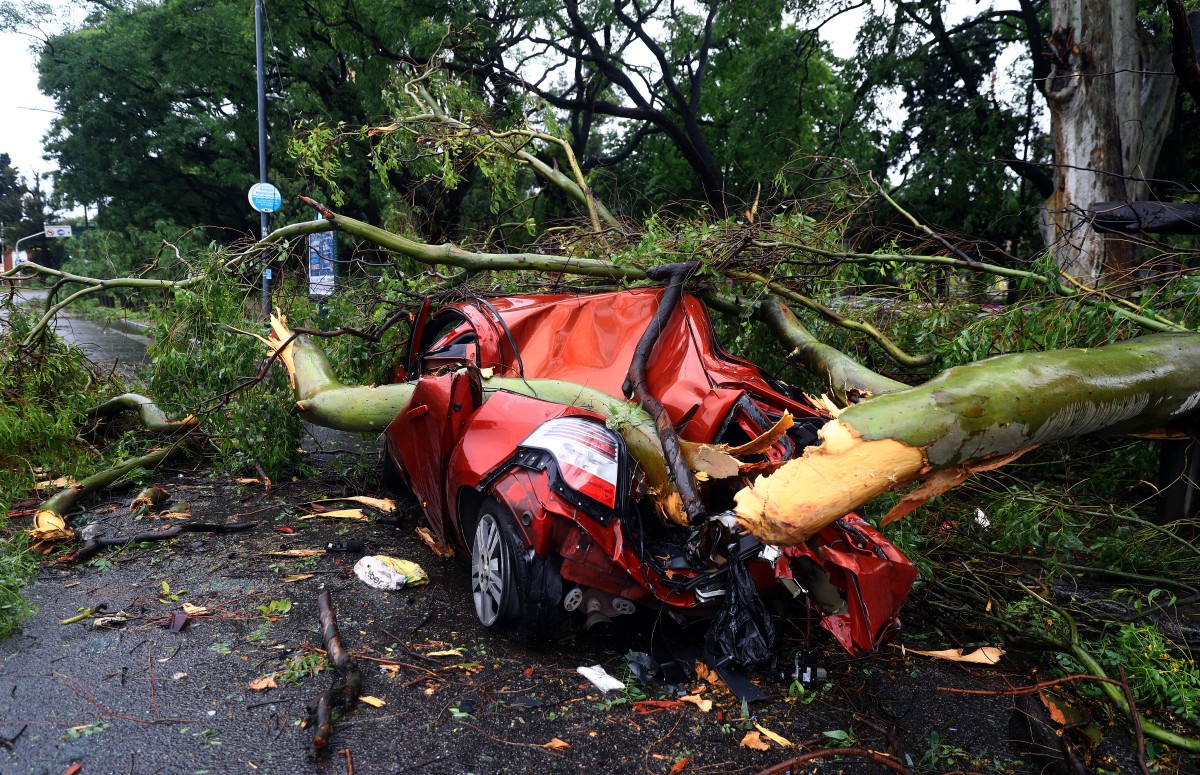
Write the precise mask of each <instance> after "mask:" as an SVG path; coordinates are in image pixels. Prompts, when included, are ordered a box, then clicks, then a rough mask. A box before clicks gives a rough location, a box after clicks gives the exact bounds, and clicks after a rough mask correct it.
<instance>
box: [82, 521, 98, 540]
mask: <svg viewBox="0 0 1200 775" xmlns="http://www.w3.org/2000/svg"><path fill="white" fill-rule="evenodd" d="M103 534H104V525H101V524H100V523H99V522H91V523H89V524H87V525H84V526H83V529H82V530H80V531H79V537H80V538H81V539H83V540H84V541H90V540H92V539H93V538H99V537H100V536H101V535H103Z"/></svg>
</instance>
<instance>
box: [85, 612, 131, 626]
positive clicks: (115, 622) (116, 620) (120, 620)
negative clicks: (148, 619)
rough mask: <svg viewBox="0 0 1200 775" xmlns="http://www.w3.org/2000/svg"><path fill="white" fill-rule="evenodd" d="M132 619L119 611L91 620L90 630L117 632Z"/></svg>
mask: <svg viewBox="0 0 1200 775" xmlns="http://www.w3.org/2000/svg"><path fill="white" fill-rule="evenodd" d="M132 618H133V617H132V616H130V615H129V614H127V613H125V612H124V611H119V612H117V613H115V614H112V615H110V616H97V617H96V618H95V619H92V629H94V630H117V629H120V628H121V627H124V626H125V624H126V623H127V622H128V621H129V620H130V619H132Z"/></svg>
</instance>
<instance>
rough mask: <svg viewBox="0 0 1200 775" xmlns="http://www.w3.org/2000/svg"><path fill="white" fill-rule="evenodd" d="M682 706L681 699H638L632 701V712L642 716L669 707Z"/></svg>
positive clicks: (659, 711) (668, 708)
mask: <svg viewBox="0 0 1200 775" xmlns="http://www.w3.org/2000/svg"><path fill="white" fill-rule="evenodd" d="M682 707H683V701H682V700H638V701H637V702H635V703H633V710H634V712H635V713H638V714H640V715H643V716H649V715H650V714H652V713H661V712H662V711H664V710H670V709H671V708H682Z"/></svg>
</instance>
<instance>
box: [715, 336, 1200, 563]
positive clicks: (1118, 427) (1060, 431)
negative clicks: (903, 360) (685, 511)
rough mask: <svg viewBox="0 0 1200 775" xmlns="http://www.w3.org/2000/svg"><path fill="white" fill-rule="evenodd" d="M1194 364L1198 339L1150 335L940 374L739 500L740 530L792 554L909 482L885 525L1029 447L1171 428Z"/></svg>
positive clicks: (837, 424) (846, 417)
mask: <svg viewBox="0 0 1200 775" xmlns="http://www.w3.org/2000/svg"><path fill="white" fill-rule="evenodd" d="M1197 363H1200V334H1153V335H1150V336H1146V337H1142V338H1139V339H1131V340H1128V341H1125V342H1121V343H1119V344H1114V345H1109V346H1107V347H1100V348H1095V349H1091V350H1083V349H1077V350H1058V351H1051V352H1041V353H1018V354H1013V355H1000V356H996V357H994V358H989V359H987V360H983V361H978V362H976V363H970V364H967V365H965V366H959V367H956V368H953V369H949V370H947V371H945V372H943V373H942V374H940V375H938V376H937V377H935V378H933V379H932V380H930V381H929V382H926V383H925V384H923V385H920V386H918V387H914V388H910V389H908V390H903V391H898V392H893V393H887V394H885V395H880V396H876V397H874V398H870V399H868V400H865V401H863V402H862V403H860V404H856V405H854V406H851V407H849V408H847V409H845V410H843V411H842V412H841V413H840V414H839V415H838V416H837V418H836V419H834V420H832V421H831V422H829V423H827V424H826V425H825V427H824V428H822V430H821V437H822V439H823V440H824V443H823V444H821V445H820V446H816V447H810V448H809V449H808V450H807V451H806V452H805V454H804V456H803V457H801V458H797V459H796V460H793V461H791V462H789V463H788V464H787V465H785V466H783V467H782V468H781V469H780V470H779V471H776V472H775V473H773V474H771V475H769V476H762V477H759V478H758V479H757V480H755V481H754V483H753V484H751V485H750V486H748V487H746V488H745V489H743V490H742V491H741V492H739V493H738V494H737V497H736V501H737V506H736V512H737V516H738V519H739V521H740V522H741V524H742V525H744V526H745V527H746V528H747V529H748V530H750V532H752V533H754V534H755V535H756V536H757V537H759V538H760V539H762V540H763V541H766V542H769V543H778V544H795V543H799V542H802V541H804V540H806V539H807V538H809V537H810V536H812V535H814V534H815V533H817V531H819V530H820V529H821V528H822V527H824V526H825V525H828V524H830V523H832V522H834V521H835V520H837V519H838V518H839V517H841V516H842V515H844V514H845V513H847V512H848V511H851V510H853V509H855V508H857V507H858V506H860V505H862V504H863V503H865V502H866V501H868V500H869V499H871V498H873V497H875V496H876V495H879V494H881V493H884V492H887V491H889V490H894V489H897V488H899V487H902V486H904V485H906V484H909V483H911V482H914V481H917V480H924V484H923V485H922V486H921V487H919V488H918V489H917V490H915V491H914V492H912V493H911V494H910V495H909V496H908V497H906V498H905V500H903V501H902V502H901V503H900V504H899V505H898V506H897V507H896V508H895V509H893V511H892V512H891V513H890V514H889V515H888V517H887V518H886V519H885V523H886V522H888V521H891V520H892V519H896V518H898V517H900V516H903V515H905V514H907V513H909V512H911V511H912V510H913V509H914V508H916V507H917V506H919V505H920V504H921V503H923V502H924V501H925V500H927V499H929V498H931V497H933V496H935V495H938V494H940V493H942V492H945V491H946V490H948V489H950V488H951V487H954V486H955V485H958V484H961V483H962V482H963V481H965V480H966V479H967V478H968V477H969V476H971V474H972V473H974V472H976V471H981V470H987V469H989V468H995V467H997V466H1000V465H1003V464H1004V463H1006V462H1009V461H1010V460H1012V459H1014V458H1015V457H1016V456H1018V455H1020V454H1022V453H1024V452H1026V451H1028V450H1030V449H1033V448H1034V447H1036V446H1038V445H1039V444H1044V443H1047V442H1051V441H1058V440H1061V439H1067V438H1073V437H1077V436H1084V435H1087V434H1090V433H1132V432H1141V431H1147V430H1151V429H1155V428H1160V427H1163V426H1166V425H1177V424H1181V423H1183V422H1184V421H1186V420H1188V419H1189V418H1191V417H1195V416H1196V414H1197V409H1198V408H1200V369H1197V368H1196V365H1195V364H1197Z"/></svg>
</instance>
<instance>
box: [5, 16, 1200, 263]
mask: <svg viewBox="0 0 1200 775" xmlns="http://www.w3.org/2000/svg"><path fill="white" fill-rule="evenodd" d="M862 5H864V4H861V3H851V2H848V0H845V1H843V0H809V1H808V2H799V1H798V0H739V1H738V2H700V1H698V2H692V3H675V2H666V0H638V1H637V2H633V1H629V0H616V1H614V0H570V1H569V2H540V0H500V1H499V2H475V1H473V0H469V1H468V2H431V1H430V0H418V1H416V2H408V1H406V2H389V3H383V2H358V3H347V2H344V1H343V0H278V1H272V2H268V3H267V4H266V13H267V21H268V25H267V44H268V53H267V62H268V72H267V81H268V90H269V92H270V96H269V107H268V112H269V114H270V116H269V117H270V124H271V130H270V137H271V147H270V156H271V160H272V162H271V165H272V169H273V179H274V180H275V181H276V182H277V184H279V185H280V187H281V188H282V189H283V190H284V193H285V199H286V200H289V201H290V200H291V199H292V197H293V196H294V195H295V194H299V193H317V194H323V193H325V190H327V189H328V188H329V187H330V186H331V185H332V186H333V187H335V188H336V189H337V190H338V191H339V192H340V193H341V196H342V197H344V202H345V204H344V205H343V209H344V210H345V211H346V212H347V213H349V214H353V215H355V216H357V217H361V218H362V219H364V220H366V221H368V222H373V223H390V224H391V225H393V226H396V227H399V228H401V229H402V230H407V231H410V232H413V233H416V234H418V235H420V236H423V237H424V238H426V239H429V240H433V241H440V240H442V239H463V238H465V237H466V236H467V235H471V234H487V233H489V232H491V233H492V234H493V235H495V234H503V235H504V237H505V239H506V240H512V239H519V238H520V237H519V234H518V233H517V232H516V231H515V230H514V229H512V228H507V229H506V228H504V224H513V223H528V221H529V219H531V218H532V219H534V220H535V221H536V222H538V223H540V224H544V223H547V222H551V221H553V220H554V219H556V218H560V217H563V216H564V215H575V214H577V212H578V211H577V210H574V209H572V207H571V206H570V205H569V204H568V203H567V202H566V201H565V200H564V199H563V197H562V196H561V194H559V193H558V192H557V191H556V190H554V189H552V188H548V189H545V190H544V191H542V190H540V189H538V183H537V182H536V181H535V179H534V178H533V177H532V175H530V174H529V173H528V172H525V173H523V174H524V177H516V178H513V177H509V178H507V179H505V178H504V177H503V176H501V175H496V174H489V173H490V172H493V171H490V170H488V169H487V168H486V165H482V164H480V161H481V159H482V157H479V156H473V155H471V154H469V153H462V152H461V151H459V152H456V153H457V156H456V157H455V158H446V154H445V153H440V151H439V149H434V148H432V147H430V146H428V145H427V146H426V147H425V148H420V147H418V144H415V143H413V142H405V143H400V142H399V140H401V139H405V140H407V141H413V140H420V138H419V137H408V138H398V137H396V136H395V135H394V134H377V133H371V132H364V131H361V130H362V129H363V128H364V127H379V126H387V125H390V124H391V123H392V122H393V121H394V120H395V119H397V118H401V117H404V116H405V115H410V116H411V114H412V113H413V109H412V105H411V104H410V103H409V101H408V100H407V99H406V98H405V95H404V94H403V84H405V83H407V82H409V80H410V79H411V78H412V76H413V74H414V73H418V72H428V70H429V68H436V73H437V76H436V78H437V81H438V88H437V90H436V91H437V96H438V98H439V99H441V100H445V101H446V104H447V105H448V107H449V108H450V109H451V110H452V111H456V112H457V116H456V118H459V119H463V118H465V119H467V121H466V123H468V124H471V125H474V126H486V127H488V128H489V129H493V130H506V129H512V128H515V127H519V126H523V125H525V124H527V123H528V122H529V121H530V120H531V116H536V117H537V118H536V119H534V120H535V121H536V123H538V124H539V125H540V126H543V127H544V128H548V129H549V130H550V131H551V132H552V133H554V134H556V135H558V136H561V137H563V138H565V139H566V140H567V142H568V143H569V146H570V148H571V149H572V150H573V152H574V155H575V157H576V158H577V159H578V160H579V165H580V167H581V169H582V171H583V173H584V174H586V175H587V176H588V179H589V181H590V182H591V185H592V186H593V187H594V188H595V189H596V190H597V192H598V194H599V196H600V198H601V199H603V200H605V201H607V202H610V203H612V206H613V207H614V209H616V210H617V211H618V212H619V213H620V214H621V215H622V216H624V217H629V218H635V219H636V218H640V217H642V216H644V215H645V214H647V213H649V212H653V211H656V210H658V209H661V208H664V207H675V208H678V207H680V203H688V202H690V203H692V204H699V205H701V206H702V207H703V208H704V209H705V210H706V211H707V212H708V213H709V214H710V216H711V217H713V218H722V217H727V216H729V215H731V214H736V213H739V212H744V211H747V210H748V209H749V208H750V207H751V205H752V203H753V202H755V201H756V200H760V201H761V202H762V204H764V205H766V204H774V203H776V202H779V201H783V200H786V199H787V198H788V197H792V196H795V195H796V193H797V190H796V187H797V186H800V185H808V186H812V185H820V182H821V180H822V179H823V178H825V177H826V176H830V175H834V174H836V173H835V172H834V171H833V168H831V167H830V166H829V165H827V164H821V163H819V161H817V160H818V159H830V158H836V159H845V160H848V161H849V162H850V163H851V165H852V166H854V167H857V168H858V169H861V170H873V171H874V172H875V173H876V174H877V175H878V176H879V177H880V179H881V180H884V181H887V182H889V183H890V184H891V185H892V187H894V188H895V191H894V194H895V196H896V198H897V199H898V201H899V202H900V203H901V204H902V205H904V206H905V207H907V208H910V209H911V210H912V211H914V212H916V213H919V215H920V217H921V218H922V219H924V220H925V221H926V222H928V223H931V224H938V225H941V226H943V227H946V228H951V229H953V230H955V231H957V232H960V233H962V234H965V235H970V236H971V237H972V238H974V239H976V240H978V241H979V243H980V244H981V245H982V246H984V249H986V250H994V251H1006V252H1007V253H1009V254H1011V255H1013V256H1020V257H1023V258H1029V257H1031V256H1033V255H1035V254H1037V253H1038V252H1039V251H1040V250H1041V249H1043V248H1044V247H1045V246H1046V245H1047V244H1049V245H1051V246H1054V247H1055V249H1056V260H1057V262H1058V263H1059V265H1061V266H1065V267H1070V268H1071V271H1072V272H1073V273H1075V274H1077V275H1078V276H1081V277H1094V276H1096V275H1097V274H1098V273H1099V271H1100V269H1101V268H1102V267H1103V266H1104V265H1105V262H1107V264H1108V265H1109V267H1110V268H1111V269H1129V268H1131V262H1133V261H1134V260H1135V258H1136V257H1137V256H1135V255H1134V254H1133V252H1132V251H1131V249H1130V248H1129V247H1128V246H1127V245H1126V244H1125V241H1122V244H1123V246H1122V247H1120V248H1114V247H1113V246H1112V245H1111V244H1110V243H1106V242H1104V241H1103V240H1101V241H1100V242H1097V241H1096V240H1097V239H1101V238H1094V237H1093V236H1092V235H1091V232H1090V229H1089V228H1088V226H1087V223H1086V220H1085V218H1084V217H1083V214H1084V210H1086V208H1087V206H1089V205H1090V204H1091V203H1092V202H1093V201H1121V200H1126V199H1148V198H1165V199H1170V200H1179V199H1181V198H1183V199H1188V198H1191V199H1194V197H1195V195H1194V192H1195V190H1196V189H1195V185H1196V180H1195V177H1196V176H1195V172H1194V165H1193V164H1192V163H1191V160H1193V159H1194V158H1195V157H1196V141H1195V139H1194V138H1195V137H1196V136H1197V134H1196V133H1195V132H1193V131H1190V130H1191V129H1192V128H1194V127H1193V126H1192V125H1193V124H1194V123H1195V120H1196V119H1195V113H1196V111H1195V95H1194V92H1189V90H1188V88H1187V84H1186V81H1185V82H1184V86H1185V87H1184V88H1177V86H1176V84H1177V83H1178V82H1179V78H1178V77H1176V75H1175V74H1174V72H1173V70H1172V64H1171V56H1172V51H1173V50H1174V49H1173V46H1172V24H1171V20H1170V15H1169V13H1168V7H1167V6H1170V5H1174V6H1179V7H1180V8H1183V6H1182V4H1181V3H1179V2H1173V3H1168V4H1165V5H1164V4H1163V3H1160V2H1148V1H1143V2H1140V3H1139V2H1136V1H1135V0H1120V1H1119V2H1114V3H1108V2H1103V3H1102V2H1092V3H1084V4H1083V5H1082V6H1080V8H1082V17H1084V18H1086V24H1085V23H1084V18H1074V17H1072V15H1071V14H1072V9H1073V8H1075V5H1073V4H1070V3H1066V2H1051V0H1019V2H1012V3H993V4H985V5H983V6H979V5H978V4H971V8H969V9H965V8H964V4H962V3H949V2H945V1H942V2H916V1H915V0H881V1H880V2H873V3H868V4H865V5H866V9H867V13H866V18H865V22H864V24H863V25H862V27H861V29H860V31H859V34H858V39H857V50H856V52H855V53H854V55H853V56H851V57H850V58H848V59H844V60H843V59H840V58H838V57H837V56H835V55H834V54H833V53H832V51H831V49H830V46H829V44H828V42H827V41H826V40H825V39H823V37H822V35H823V34H824V33H823V30H825V29H826V24H827V23H828V21H829V20H830V19H832V18H834V17H836V16H837V15H839V13H841V12H843V11H845V10H847V9H849V8H853V7H857V6H862ZM91 7H92V13H91V14H90V15H89V16H88V17H87V18H86V20H85V21H84V22H83V23H82V24H80V25H79V26H78V27H77V28H74V29H70V30H67V31H65V32H63V33H62V34H59V35H55V36H52V37H50V38H48V39H47V40H45V42H44V44H43V45H42V46H41V60H40V65H39V71H40V75H41V81H40V84H41V88H42V89H43V91H45V92H46V93H47V94H48V95H50V96H52V97H53V98H54V99H55V101H56V105H57V108H58V110H59V111H60V112H61V114H62V115H61V116H60V117H59V118H57V119H56V120H55V122H54V124H53V128H52V130H51V133H50V136H49V138H48V139H49V142H48V145H47V152H48V154H49V155H50V156H51V157H52V158H53V159H54V160H55V161H56V163H57V164H58V166H59V171H58V172H57V173H56V176H55V190H56V192H58V193H59V195H60V196H62V197H63V198H64V200H65V201H69V202H73V203H77V204H79V203H90V204H92V205H94V206H97V207H98V208H99V213H98V215H97V218H96V223H97V225H98V226H100V227H101V228H104V229H109V230H116V231H124V230H127V229H135V230H155V229H156V228H157V227H156V224H158V225H159V226H161V225H163V224H174V225H176V226H179V227H183V228H186V227H192V226H196V225H204V226H210V227H216V228H218V229H226V230H228V231H226V232H225V233H221V232H219V231H218V232H216V236H217V238H218V239H219V240H222V241H227V240H228V239H231V238H232V237H233V236H234V235H235V234H240V233H244V232H247V231H250V230H251V229H252V228H253V225H254V221H255V214H254V213H252V212H251V211H250V210H249V208H248V207H247V206H246V205H245V197H244V192H245V190H246V188H247V187H248V186H249V185H250V183H252V182H253V181H254V180H255V179H256V178H255V174H254V171H255V169H256V163H255V159H256V155H255V154H256V134H255V129H254V122H255V94H254V77H253V59H254V58H253V8H252V4H251V3H248V2H232V1H230V0H202V1H201V2H180V1H178V0H165V1H164V2H153V3H151V2H131V1H129V0H121V1H119V2H103V3H101V2H96V3H93V4H92V6H91ZM12 8H13V6H12V5H11V4H10V6H9V9H10V10H12ZM964 10H965V11H967V12H966V13H964ZM1176 27H1177V28H1178V24H1177V25H1176ZM1174 48H1179V46H1178V45H1176V46H1175V47H1174ZM1072 52H1078V53H1072ZM1047 130H1049V131H1047ZM297 131H298V132H299V137H300V138H301V139H300V146H299V151H297V149H296V148H293V150H292V152H291V153H289V150H288V142H289V138H291V137H293V136H294V135H295V133H296V132H297ZM443 150H444V149H443ZM537 153H538V154H539V155H540V156H542V157H543V161H544V162H545V163H547V164H550V165H551V166H559V167H562V166H565V159H564V158H563V157H562V155H561V153H556V152H554V151H553V150H548V149H541V150H539V151H537ZM1164 153H1165V154H1166V159H1167V160H1168V163H1169V167H1168V170H1169V173H1168V174H1165V175H1162V176H1158V177H1165V178H1168V179H1169V180H1166V181H1158V180H1156V171H1157V170H1156V168H1157V167H1158V166H1159V160H1160V159H1162V158H1163V155H1164ZM439 156H440V158H439ZM1055 162H1057V164H1056V163H1055ZM789 169H791V170H803V171H804V172H805V173H806V174H807V177H805V178H803V179H802V178H800V177H797V176H787V175H781V174H780V171H781V170H784V171H786V170H789ZM322 178H324V180H322ZM801 180H803V182H799V181H801ZM531 193H543V194H544V196H541V197H540V198H536V199H535V198H531V196H530V194H531ZM299 215H300V213H299V211H298V210H297V209H295V208H294V207H293V208H292V209H285V211H284V217H285V218H287V217H297V216H299ZM885 217H888V218H890V217H891V216H890V215H889V216H885ZM867 234H869V231H864V232H863V236H862V240H863V244H862V245H861V246H862V247H867V248H870V247H874V245H873V244H872V243H871V240H870V237H869V236H866V235H867ZM134 242H135V243H136V240H135V241H134ZM989 246H991V247H989ZM1081 255H1082V257H1081ZM1137 255H1138V256H1140V255H1141V254H1140V253H1138V254H1137Z"/></svg>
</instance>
